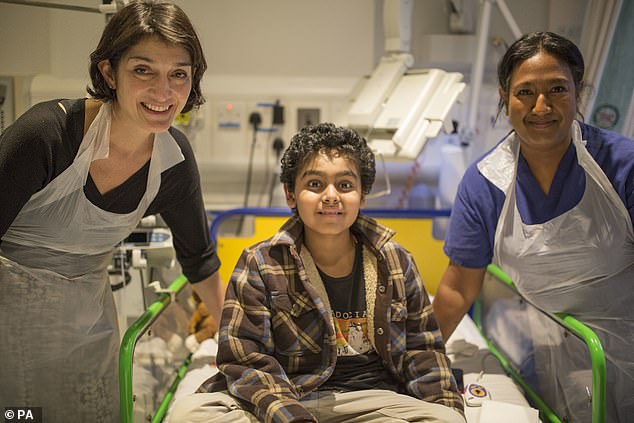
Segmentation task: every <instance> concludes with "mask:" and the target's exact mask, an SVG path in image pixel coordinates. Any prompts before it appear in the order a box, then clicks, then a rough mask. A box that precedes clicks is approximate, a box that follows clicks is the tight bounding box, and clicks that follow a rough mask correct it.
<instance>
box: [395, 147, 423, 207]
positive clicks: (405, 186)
mask: <svg viewBox="0 0 634 423" xmlns="http://www.w3.org/2000/svg"><path fill="white" fill-rule="evenodd" d="M419 167H420V163H418V159H416V160H414V164H413V165H412V167H411V169H410V172H409V175H407V180H406V181H405V184H403V190H402V191H401V197H400V198H399V199H398V205H397V206H396V208H397V209H399V210H400V209H402V208H403V207H404V206H405V202H406V201H407V198H408V197H409V191H410V190H411V189H412V186H414V182H415V181H416V174H417V173H418V168H419Z"/></svg>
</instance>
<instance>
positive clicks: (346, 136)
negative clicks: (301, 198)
mask: <svg viewBox="0 0 634 423" xmlns="http://www.w3.org/2000/svg"><path fill="white" fill-rule="evenodd" d="M320 153H324V154H326V155H328V156H329V157H332V156H334V155H340V156H342V157H345V158H346V159H348V160H352V162H354V163H355V164H356V165H357V167H358V168H359V173H360V175H359V176H360V178H361V188H362V191H363V194H368V193H369V192H370V190H371V189H372V185H373V184H374V177H375V174H376V169H375V164H374V153H372V150H370V147H368V143H367V142H366V140H365V139H364V138H363V137H362V136H360V135H359V134H357V133H356V132H355V131H353V130H352V129H348V128H343V127H338V126H335V125H334V124H332V123H318V124H316V125H310V126H307V127H305V128H303V129H302V130H300V131H299V132H298V133H297V134H295V135H294V136H293V138H291V143H290V145H289V146H288V148H287V149H286V151H285V152H284V155H283V156H282V160H281V163H282V173H281V175H280V180H281V181H282V183H284V184H286V186H287V187H288V190H289V191H293V190H294V189H295V179H296V178H297V172H299V171H300V170H301V169H302V167H303V166H304V165H305V164H306V163H308V162H309V161H310V160H311V159H313V158H314V157H315V156H316V155H317V154H320Z"/></svg>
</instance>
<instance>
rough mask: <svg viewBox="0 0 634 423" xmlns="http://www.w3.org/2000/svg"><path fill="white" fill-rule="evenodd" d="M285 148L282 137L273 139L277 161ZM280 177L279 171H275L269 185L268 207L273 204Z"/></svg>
mask: <svg viewBox="0 0 634 423" xmlns="http://www.w3.org/2000/svg"><path fill="white" fill-rule="evenodd" d="M283 149H284V141H283V140H282V138H280V137H277V138H275V139H274V140H273V150H274V151H275V161H276V162H279V161H280V156H281V155H282V150H283ZM278 178H279V173H278V172H277V170H276V171H274V172H273V176H272V178H271V184H270V187H269V204H268V207H271V205H272V204H273V192H274V191H275V187H276V186H277V179H278Z"/></svg>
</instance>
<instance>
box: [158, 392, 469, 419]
mask: <svg viewBox="0 0 634 423" xmlns="http://www.w3.org/2000/svg"><path fill="white" fill-rule="evenodd" d="M301 404H302V405H303V406H304V407H305V408H306V409H307V410H308V411H309V412H310V413H312V414H313V416H315V417H316V418H317V421H319V423H339V422H341V423H343V422H345V423H370V422H371V423H388V422H389V423H399V422H424V423H465V419H464V417H462V415H461V414H460V413H458V412H457V411H456V410H454V409H452V408H449V407H445V406H443V405H440V404H434V403H430V402H426V401H422V400H419V399H416V398H414V397H410V396H409V395H402V394H398V393H396V392H392V391H387V390H383V389H369V390H363V391H355V392H338V391H317V392H313V393H311V394H309V395H307V396H305V397H303V398H302V399H301ZM168 419H169V420H168V423H199V422H200V423H202V422H205V423H257V422H258V419H257V418H256V417H255V416H254V415H253V414H251V413H250V412H248V411H246V410H243V409H242V408H241V407H240V404H239V403H238V402H237V401H236V400H235V399H234V398H233V397H231V396H230V395H228V394H227V393H226V392H214V393H206V394H202V393H198V394H192V395H189V396H186V397H183V398H181V399H179V400H177V401H176V402H175V403H174V406H173V407H172V411H171V412H170V415H169V416H168Z"/></svg>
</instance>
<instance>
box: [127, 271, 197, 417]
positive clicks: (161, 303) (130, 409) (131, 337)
mask: <svg viewBox="0 0 634 423" xmlns="http://www.w3.org/2000/svg"><path fill="white" fill-rule="evenodd" d="M186 284H187V278H186V277H185V276H184V275H181V276H179V277H178V278H176V279H175V280H174V281H173V282H172V283H171V284H170V286H169V287H168V288H167V290H166V292H164V293H162V294H161V295H160V296H159V298H158V299H157V300H156V301H155V302H153V303H152V304H150V306H149V307H148V308H147V310H145V312H144V313H143V314H142V315H141V317H139V318H138V319H137V320H136V321H135V322H134V323H133V324H132V326H130V327H129V328H128V330H127V331H126V332H125V334H124V335H123V339H122V340H121V347H120V348H119V398H120V408H121V422H122V423H133V422H134V396H133V395H134V394H133V392H132V364H133V358H134V347H135V345H136V343H137V341H138V340H139V338H140V337H141V336H142V335H143V334H144V333H145V332H146V331H147V330H148V328H149V327H150V325H152V323H154V321H155V320H156V319H157V318H158V316H160V315H161V313H162V312H163V311H164V310H165V308H166V307H167V306H168V305H170V304H171V303H172V302H173V301H174V299H175V296H176V295H177V294H178V293H179V292H180V291H181V290H182V289H183V287H184V286H185V285H186ZM187 364H189V357H188V359H187V360H186V363H185V364H184V365H183V366H184V368H183V367H181V370H179V371H178V374H177V376H176V379H175V381H174V383H172V385H171V386H170V390H169V391H168V395H167V396H168V397H169V398H170V399H171V397H172V396H173V393H174V391H175V390H176V387H177V386H178V382H180V379H182V377H183V375H184V374H185V369H186V367H187ZM163 402H165V400H164V401H163ZM167 405H169V400H168V402H167ZM167 405H164V404H163V403H161V406H160V407H159V410H158V412H157V413H156V414H157V415H158V414H159V413H162V414H161V416H160V418H159V419H158V420H154V419H152V421H153V422H154V421H160V419H162V417H163V415H164V413H165V412H166V411H167Z"/></svg>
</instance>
